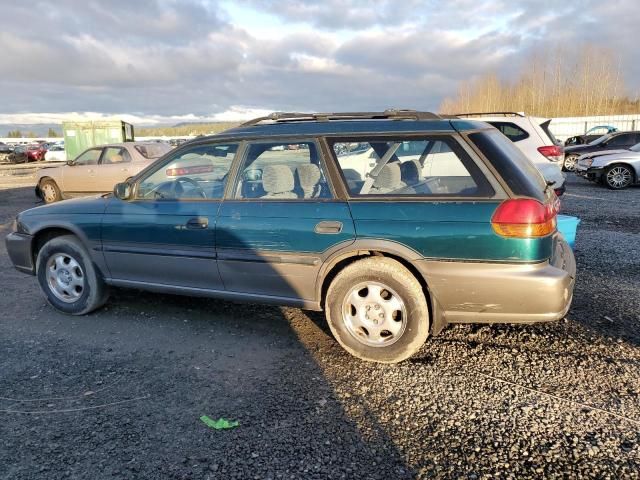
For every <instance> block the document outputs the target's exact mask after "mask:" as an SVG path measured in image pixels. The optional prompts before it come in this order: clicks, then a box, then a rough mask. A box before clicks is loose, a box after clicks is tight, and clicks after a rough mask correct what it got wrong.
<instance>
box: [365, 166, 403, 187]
mask: <svg viewBox="0 0 640 480" xmlns="http://www.w3.org/2000/svg"><path fill="white" fill-rule="evenodd" d="M404 186H405V184H404V183H403V182H402V176H401V173H400V164H399V163H398V162H393V163H387V164H386V165H385V166H384V167H382V170H380V173H378V176H377V177H376V179H375V180H374V182H373V185H372V186H371V190H370V191H369V193H371V194H380V193H389V192H393V191H394V190H399V189H401V188H403V187H404Z"/></svg>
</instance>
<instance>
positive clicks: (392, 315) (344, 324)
mask: <svg viewBox="0 0 640 480" xmlns="http://www.w3.org/2000/svg"><path fill="white" fill-rule="evenodd" d="M325 303H326V304H325V310H326V314H327V321H328V323H329V327H330V328H331V331H332V333H333V335H334V337H335V338H336V340H337V341H338V343H340V345H341V346H342V347H343V348H344V349H345V350H347V351H348V352H349V353H351V354H352V355H354V356H356V357H358V358H360V359H362V360H367V361H371V362H380V363H397V362H401V361H403V360H406V359H407V358H409V357H411V356H412V355H413V354H415V353H416V352H417V351H418V350H419V349H420V347H421V346H422V345H423V344H424V342H425V341H426V339H427V337H428V336H429V307H428V305H427V301H426V299H425V296H424V292H423V290H422V286H421V285H420V282H418V280H417V279H416V278H415V277H414V276H413V274H412V273H411V272H410V271H409V270H407V269H406V268H405V267H404V266H403V265H402V264H401V263H399V262H397V261H396V260H393V259H391V258H385V257H369V258H366V259H363V260H358V261H356V262H354V263H352V264H350V265H348V266H346V267H345V268H344V269H343V270H342V271H340V273H338V275H337V276H336V277H335V279H334V280H333V282H332V283H331V285H330V287H329V290H328V292H327V297H326V302H325Z"/></svg>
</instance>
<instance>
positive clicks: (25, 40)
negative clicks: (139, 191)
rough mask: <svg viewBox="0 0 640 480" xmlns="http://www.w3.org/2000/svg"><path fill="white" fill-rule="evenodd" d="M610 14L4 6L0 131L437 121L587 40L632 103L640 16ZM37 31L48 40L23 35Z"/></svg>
mask: <svg viewBox="0 0 640 480" xmlns="http://www.w3.org/2000/svg"><path fill="white" fill-rule="evenodd" d="M5 3H9V2H5ZM614 3H615V8H614V7H611V5H610V4H608V3H602V2H601V1H598V0H581V1H578V2H565V4H562V5H558V4H557V2H553V1H551V0H523V1H521V2H513V1H508V0H450V1H448V2H442V1H439V0H404V1H402V2H400V1H395V0H306V1H303V0H277V1H276V0H265V1H258V0H235V1H233V2H231V0H225V1H222V2H221V3H220V2H218V1H217V0H208V1H206V2H205V1H201V0H181V1H177V0H136V1H134V2H132V1H131V0H112V1H110V2H108V3H105V2H103V1H99V0H56V1H55V2H54V1H52V0H39V1H38V2H37V5H38V8H34V7H33V5H31V2H12V3H10V4H7V5H3V17H4V18H7V19H11V21H7V22H4V23H3V28H2V29H0V51H1V52H2V58H1V59H0V62H1V65H2V75H1V76H0V97H1V98H0V103H1V104H2V112H3V113H4V114H5V115H3V116H2V117H0V118H4V119H5V120H6V119H9V118H10V119H12V120H11V122H13V123H34V122H31V121H29V122H22V121H20V122H19V121H18V120H16V119H19V118H24V117H23V116H24V115H25V114H24V113H21V112H53V113H50V114H41V117H38V116H35V117H34V116H33V115H31V116H30V117H29V118H36V119H38V118H47V119H49V118H51V117H50V116H51V115H54V116H55V115H58V116H59V117H55V118H69V115H74V114H70V113H68V112H75V111H77V112H116V113H117V112H120V114H118V115H117V116H118V117H119V118H125V115H128V116H127V117H126V118H130V119H131V121H134V123H138V124H141V123H145V124H153V123H171V122H180V121H207V120H210V119H228V118H234V119H235V116H237V117H238V118H248V117H251V116H254V115H253V114H254V113H256V112H257V113H256V115H260V114H262V113H265V112H270V111H273V110H278V111H284V110H288V111H291V110H303V111H310V110H320V111H330V110H333V111H337V110H373V109H378V108H386V107H394V106H395V107H413V108H423V109H435V108H437V106H438V105H439V103H440V100H441V99H442V97H443V96H445V95H449V94H451V93H453V92H455V90H456V89H457V86H458V84H459V82H460V81H463V80H468V79H469V78H471V77H473V76H475V75H479V74H482V73H484V72H486V71H489V70H492V71H496V72H497V73H498V74H502V75H510V74H512V73H513V72H514V71H515V70H516V69H517V68H518V65H519V64H520V63H521V62H523V61H524V60H523V59H526V58H528V55H529V54H530V52H531V51H532V50H534V49H538V48H540V47H545V48H547V49H555V48H559V47H562V48H570V49H574V50H575V51H576V52H579V49H580V48H581V45H582V44H583V42H586V41H592V42H594V43H599V44H604V45H607V46H610V47H611V48H613V49H614V50H615V52H616V55H619V57H620V62H621V65H622V73H623V74H624V75H625V76H626V78H627V80H628V83H629V84H630V86H631V87H632V89H633V91H636V90H637V89H638V87H640V64H639V63H638V62H637V59H636V57H637V55H636V53H635V45H634V44H633V42H632V41H630V39H632V38H635V35H636V30H637V25H638V24H639V23H640V9H639V8H638V7H637V0H616V1H615V2H614ZM225 8H227V9H229V11H225ZM114 12H117V13H114ZM35 23H37V24H44V25H46V28H42V29H40V28H24V25H30V24H35ZM52 32H55V33H52ZM238 106H245V107H238ZM56 112H63V113H56ZM243 112H244V113H243ZM245 113H246V116H243V115H244V114H245ZM78 115H80V116H83V115H93V114H90V113H81V114H78ZM57 121H60V120H42V122H44V123H55V122H57Z"/></svg>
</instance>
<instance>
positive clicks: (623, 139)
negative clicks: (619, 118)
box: [607, 133, 637, 146]
mask: <svg viewBox="0 0 640 480" xmlns="http://www.w3.org/2000/svg"><path fill="white" fill-rule="evenodd" d="M635 143H637V142H636V134H635V133H623V134H622V135H616V136H615V137H613V138H612V139H611V140H609V142H608V143H607V145H610V146H624V145H633V144H635Z"/></svg>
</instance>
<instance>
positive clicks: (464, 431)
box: [0, 175, 640, 479]
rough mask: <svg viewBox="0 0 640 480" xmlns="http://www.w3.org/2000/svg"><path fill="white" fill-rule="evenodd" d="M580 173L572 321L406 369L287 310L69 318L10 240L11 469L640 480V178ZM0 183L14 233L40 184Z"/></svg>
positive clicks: (491, 331)
mask: <svg viewBox="0 0 640 480" xmlns="http://www.w3.org/2000/svg"><path fill="white" fill-rule="evenodd" d="M567 185H568V191H567V194H566V195H565V196H564V197H563V213H567V214H570V215H577V216H579V217H581V219H582V223H581V225H580V227H579V231H578V238H577V251H576V258H577V263H578V279H577V285H576V291H575V296H574V303H573V307H572V309H571V310H570V312H569V314H568V315H567V318H566V319H565V320H563V321H560V322H556V323H551V324H540V325H530V326H509V325H495V326H452V327H449V328H448V329H446V330H445V331H444V332H443V333H442V334H441V335H440V336H438V337H435V338H432V339H430V340H429V341H427V343H426V345H425V346H424V348H423V349H422V350H421V352H420V354H419V355H418V356H417V357H415V358H414V359H412V360H410V361H407V362H404V363H402V364H399V365H395V366H390V365H378V364H369V363H363V362H360V361H358V360H356V359H354V358H352V357H351V356H349V355H348V354H347V353H345V352H344V351H343V350H342V349H341V348H340V347H339V346H338V345H337V343H336V342H335V341H334V340H333V338H332V337H331V335H330V333H329V332H328V328H327V327H326V324H325V322H324V319H323V316H322V314H317V313H311V312H304V311H301V310H297V309H291V308H277V307H266V306H258V305H241V304H234V303H229V302H223V301H216V300H210V299H201V298H186V297H177V296H169V295H159V294H151V293H142V292H136V291H124V290H114V291H113V292H112V297H111V299H110V301H109V303H108V304H107V306H106V307H105V308H103V309H101V310H100V311H97V312H95V313H93V314H91V315H88V316H86V317H68V316H65V315H62V314H59V313H56V312H55V311H54V310H53V309H52V308H50V307H49V306H48V305H47V304H46V303H45V300H44V298H43V296H42V294H41V293H40V291H39V288H38V285H37V282H36V280H35V278H34V277H30V276H26V275H23V274H21V273H19V272H17V271H15V270H14V269H13V268H12V266H11V264H10V262H9V259H8V257H7V254H6V250H5V247H4V242H2V243H1V244H0V287H1V289H0V292H1V297H0V477H1V478H16V479H22V478H52V479H54V478H55V479H59V478H149V479H158V478H176V479H180V478H242V479H247V478H260V479H262V478H274V479H275V478H359V479H364V478H379V479H391V478H416V477H417V478H431V477H438V478H477V479H479V478H517V479H522V478H542V477H563V478H578V477H579V478H639V477H640V368H639V367H640V328H639V325H640V274H639V272H640V188H631V189H628V190H624V191H616V192H613V191H609V190H606V189H604V188H602V187H597V186H595V185H592V184H588V183H587V182H586V181H584V180H582V179H578V178H576V177H574V176H572V175H569V180H568V184H567ZM0 189H1V190H0V235H1V236H2V237H4V235H6V234H7V233H8V231H9V229H10V227H11V222H12V220H13V218H14V216H15V214H16V213H18V212H19V211H21V210H23V209H26V208H29V207H31V206H34V204H35V197H34V194H33V188H32V186H29V184H28V182H26V183H22V184H15V183H12V181H11V180H9V179H7V178H4V179H2V184H1V185H0ZM530 294H532V295H533V294H535V293H534V292H531V293H530ZM202 415H208V416H209V417H211V418H214V419H217V418H220V417H224V418H228V419H233V420H238V421H239V423H240V425H239V427H237V428H235V429H231V430H214V429H210V428H208V427H207V426H206V425H205V424H204V423H202V422H201V421H200V420H199V417H200V416H202Z"/></svg>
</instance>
